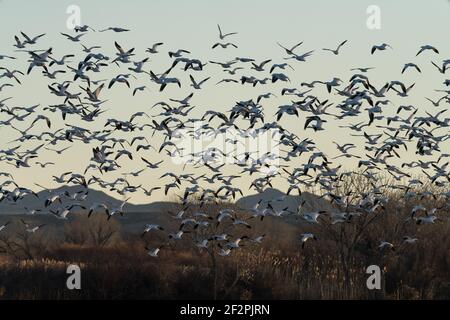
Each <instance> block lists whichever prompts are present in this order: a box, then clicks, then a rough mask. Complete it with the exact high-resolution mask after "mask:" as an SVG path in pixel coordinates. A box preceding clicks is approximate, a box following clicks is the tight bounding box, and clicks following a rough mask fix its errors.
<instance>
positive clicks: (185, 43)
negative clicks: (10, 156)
mask: <svg viewBox="0 0 450 320" xmlns="http://www.w3.org/2000/svg"><path fill="white" fill-rule="evenodd" d="M70 5H77V6H79V8H80V9H81V22H82V24H88V25H89V26H92V27H93V28H96V29H101V28H104V27H109V26H120V27H125V28H129V29H131V30H132V32H130V33H123V34H115V33H101V34H99V33H90V34H88V35H86V36H85V37H83V38H82V42H83V43H84V44H86V45H88V46H91V45H97V44H99V45H101V46H102V48H103V49H102V52H105V53H107V54H108V55H109V56H114V52H115V48H114V41H115V40H117V41H118V42H119V43H120V44H121V45H122V46H123V47H124V48H126V49H128V48H131V47H136V54H137V56H136V59H142V58H144V57H145V56H146V55H145V53H144V51H145V48H147V47H149V46H151V44H153V43H155V42H159V41H162V42H164V43H165V45H164V46H163V47H162V48H161V53H160V54H159V55H156V56H152V58H151V62H150V63H149V64H148V65H146V68H145V69H146V70H148V69H151V70H153V71H155V73H159V72H163V71H165V70H166V69H167V68H168V67H169V65H170V60H169V58H168V56H167V51H168V50H176V49H178V48H182V49H187V50H190V51H191V52H192V54H191V56H192V57H195V58H200V59H201V60H202V61H207V60H215V61H227V60H231V59H233V58H235V57H236V56H240V57H252V58H255V59H256V60H257V61H262V60H264V59H270V58H271V59H273V62H284V60H283V57H285V55H284V52H283V51H282V50H281V49H280V48H279V47H278V46H277V45H276V42H281V43H283V44H285V45H293V44H295V43H297V42H300V41H304V43H303V45H302V46H301V47H300V48H299V49H298V52H299V53H303V52H306V51H309V50H315V51H314V53H313V55H312V56H311V57H310V59H308V61H307V62H290V63H291V64H292V66H293V67H294V68H295V71H286V73H287V74H288V75H289V77H290V78H291V84H284V83H283V84H275V85H269V86H259V87H257V88H255V89H253V88H249V87H247V86H245V87H243V86H241V85H223V86H215V85H214V84H215V83H216V82H218V81H219V80H220V79H222V78H224V77H228V75H226V74H225V73H224V72H223V71H221V70H220V68H219V66H213V65H208V66H207V68H205V71H204V72H203V73H200V74H199V73H195V74H194V76H195V77H196V78H199V79H200V80H201V79H203V78H205V77H207V76H212V77H213V79H212V80H210V82H209V83H207V84H206V85H205V89H204V90H201V91H197V92H195V96H194V99H193V101H192V104H193V105H195V106H196V109H195V110H194V112H193V113H192V115H191V116H199V115H201V114H203V112H205V111H206V110H209V109H213V110H218V111H228V110H229V109H230V108H231V107H232V106H233V105H234V103H235V102H236V101H240V100H248V99H250V98H255V97H257V96H258V95H259V94H262V93H266V92H268V91H269V90H270V91H272V92H275V93H277V94H278V95H279V92H280V90H281V88H283V87H299V85H300V83H301V82H310V81H312V80H323V81H328V80H331V79H332V78H333V77H339V78H341V79H343V80H344V82H347V81H348V79H349V78H350V76H351V75H352V72H350V70H349V69H350V68H353V67H360V66H361V67H362V66H366V67H372V66H373V67H376V68H377V69H375V70H373V71H372V72H371V73H370V74H369V76H370V79H371V81H372V83H373V84H375V86H376V87H378V88H379V87H381V86H382V85H384V84H385V83H386V82H387V81H390V80H400V81H403V82H405V83H406V84H408V85H409V84H412V83H416V87H415V88H414V91H413V92H412V94H411V95H410V97H408V98H406V99H397V98H392V99H391V101H392V105H391V106H388V107H387V108H388V110H389V111H386V112H384V113H383V114H385V115H393V114H395V111H396V109H397V107H398V106H399V105H401V104H414V105H416V106H418V107H420V113H419V114H423V113H424V111H425V110H428V111H430V112H431V113H437V112H438V111H439V110H441V109H442V108H435V107H433V106H432V105H430V103H428V102H427V101H426V100H425V97H429V98H432V99H437V98H438V97H439V96H440V94H437V93H436V92H434V89H442V88H443V85H442V83H443V81H444V80H445V79H447V78H449V75H448V73H447V75H442V74H439V73H438V72H437V70H436V69H435V68H434V67H433V66H432V65H431V63H430V61H431V60H433V61H435V62H436V63H438V64H441V61H442V60H444V59H449V58H450V41H449V30H450V1H446V0H433V1H423V0H421V1H418V0H417V1H411V0H396V1H392V0H385V1H362V0H346V1H333V0H319V1H298V0H291V1H289V0H285V1H282V0H280V1H264V0H258V1H237V0H232V1H211V0H197V1H181V0H180V1H173V0H172V1H144V0H141V1H126V2H125V1H124V2H123V3H119V2H118V1H95V2H94V1H60V0H58V1H56V0H53V1H51V0H40V1H25V0H14V1H12V0H0V18H1V21H2V22H1V29H2V31H1V33H0V43H1V44H2V45H1V47H0V54H12V55H15V56H18V57H20V60H18V61H14V62H9V61H5V60H3V61H0V66H8V67H10V68H17V69H19V70H22V71H25V70H26V68H27V65H26V62H25V61H24V57H26V55H25V56H24V54H23V53H21V54H18V53H15V52H14V51H13V47H12V45H13V43H14V35H16V34H19V31H24V32H26V33H28V34H30V35H37V34H40V33H47V35H46V37H44V38H42V39H41V41H40V42H39V44H38V45H37V46H36V47H35V48H38V49H47V48H49V47H50V46H51V47H53V48H54V56H55V57H56V58H59V57H61V56H62V55H64V54H69V53H75V54H77V59H78V60H76V61H79V60H81V59H82V58H83V57H84V54H83V53H82V52H81V50H80V47H81V46H80V45H79V44H75V43H72V42H69V41H67V40H66V39H65V38H64V37H62V36H61V35H59V32H66V33H68V32H69V30H67V28H66V21H67V19H68V17H69V14H67V12H66V10H67V8H68V6H70ZM370 5H376V6H379V8H380V10H381V11H380V13H381V29H379V30H371V29H369V28H368V27H367V25H366V22H367V19H368V17H369V14H367V12H366V10H367V8H368V7H369V6H370ZM218 23H219V24H220V25H221V26H222V28H223V30H224V31H225V32H231V31H237V32H239V34H238V35H237V36H235V37H233V38H229V40H230V41H232V42H234V43H236V44H237V45H238V46H239V49H228V50H220V49H218V50H211V46H212V44H213V43H215V42H216V41H217V38H218V37H217V27H216V25H217V24H218ZM343 40H348V43H347V45H346V46H345V47H343V48H342V52H341V54H340V55H339V56H334V55H332V54H331V53H329V52H324V51H322V50H321V49H322V48H334V47H336V46H337V44H338V43H340V42H342V41H343ZM383 42H386V43H389V44H390V45H392V47H393V48H394V50H393V51H386V52H382V53H380V54H376V55H374V56H371V55H370V48H371V46H372V45H373V44H381V43H383ZM424 44H431V45H434V46H436V47H437V48H438V49H439V50H440V55H439V56H437V55H434V54H433V53H430V52H427V53H425V54H423V55H421V56H419V57H415V56H416V53H417V51H418V49H419V47H420V46H421V45H424ZM407 62H415V63H417V64H418V65H419V66H421V68H422V71H423V73H422V74H417V73H416V72H414V71H411V70H409V71H407V72H406V73H405V74H404V75H402V74H401V73H400V72H401V69H402V67H403V65H404V63H407ZM108 69H111V68H108ZM123 69H124V68H123V67H122V70H123ZM112 70H114V69H112ZM120 70H121V69H119V68H117V72H115V73H116V74H118V73H120ZM122 72H123V71H122ZM115 73H114V72H111V73H106V74H103V73H102V74H100V75H96V76H95V79H103V78H111V77H112V76H113V75H115ZM174 74H175V75H176V76H178V77H180V79H182V81H183V83H184V85H183V87H182V89H178V88H175V87H173V88H172V87H169V88H168V89H167V90H165V91H164V93H163V94H160V93H158V92H157V91H158V90H157V87H156V86H155V85H154V84H151V83H150V81H149V79H148V77H139V80H134V83H133V87H137V86H139V85H143V84H146V85H147V86H149V89H150V92H146V93H143V94H141V95H138V96H137V97H134V98H133V97H132V96H131V94H130V92H129V91H128V90H125V89H123V88H122V87H117V88H113V89H112V90H110V91H105V92H103V94H102V98H104V99H109V102H108V103H107V104H105V106H104V107H105V109H107V110H108V113H107V114H105V116H102V117H101V118H99V120H98V122H97V123H95V124H92V125H86V127H89V128H92V129H100V128H102V127H103V125H104V123H105V120H106V119H107V118H118V119H121V118H123V119H126V118H128V117H129V115H131V114H133V113H135V112H138V111H147V112H148V113H149V114H153V115H154V114H157V112H158V111H157V110H159V109H153V110H151V109H150V106H151V105H153V104H154V103H155V102H158V101H163V100H167V99H168V98H169V97H171V98H184V97H185V96H187V95H188V94H189V93H190V92H192V90H191V89H192V88H189V87H188V85H187V83H188V77H187V74H184V73H183V72H182V71H180V70H176V71H175V72H174ZM247 74H249V73H248V72H247V73H246V75H247ZM241 75H242V74H239V77H240V76H241ZM256 75H257V76H259V77H262V75H261V74H256ZM264 75H267V73H264ZM63 78H64V77H63ZM21 80H22V81H23V85H22V86H16V87H15V88H13V89H12V90H5V91H4V92H2V93H0V100H1V99H2V98H6V97H9V96H12V97H14V99H13V100H12V101H10V102H9V105H12V106H21V105H34V104H38V103H40V104H41V106H45V105H48V104H58V103H61V99H60V98H57V97H54V96H50V94H49V92H48V89H47V85H48V84H49V83H51V81H50V80H48V79H45V80H44V81H43V77H42V75H41V74H40V70H39V71H38V70H35V71H33V73H32V75H31V76H30V77H21ZM6 82H8V81H6V80H5V79H0V85H1V84H2V83H6ZM77 86H78V85H76V87H77ZM313 93H314V94H315V95H317V96H318V97H323V98H325V97H326V98H330V99H331V100H332V101H335V102H336V101H340V100H339V99H341V98H340V97H336V100H333V97H328V93H326V89H325V88H324V87H319V88H317V89H315V90H314V91H313ZM391 96H393V95H391ZM391 96H390V98H391ZM290 101H291V99H290V98H287V97H283V98H281V97H278V98H272V99H271V100H266V101H265V102H264V104H263V106H264V112H265V114H266V115H267V117H268V118H267V119H266V120H265V121H266V122H270V121H272V120H271V119H270V118H271V117H272V116H273V114H274V113H275V112H276V110H277V107H278V106H279V105H283V104H288V103H290ZM389 108H390V109H389ZM363 115H364V120H366V119H365V118H367V113H366V112H363ZM447 116H448V115H447ZM8 117H9V116H7V115H0V120H6V119H8ZM51 117H52V120H54V123H55V124H54V127H55V128H58V127H61V125H62V120H61V117H60V115H59V114H58V115H52V116H51ZM304 120H305V119H304V117H302V118H300V119H297V118H294V117H291V118H286V119H284V120H282V124H283V126H285V127H286V128H287V129H289V130H291V131H292V132H294V133H296V134H298V135H299V136H301V137H302V136H305V137H308V136H310V137H314V139H315V141H316V142H317V145H318V147H320V149H322V150H323V151H325V152H327V153H330V154H331V155H337V154H338V153H337V150H336V149H335V147H334V145H332V144H331V143H330V142H331V140H336V141H337V142H340V143H345V142H355V143H356V142H357V141H361V140H357V139H356V138H352V137H349V131H348V130H340V129H338V126H339V125H344V124H348V123H350V122H351V123H356V122H359V121H358V119H351V120H348V119H344V120H343V121H339V122H337V121H334V120H333V119H332V118H330V119H329V122H328V123H327V125H326V128H327V130H325V131H323V132H319V133H317V134H314V133H311V132H310V131H308V132H303V130H301V129H300V128H303V124H304ZM66 123H70V124H74V125H77V124H81V123H80V122H79V121H76V120H73V121H71V119H70V118H69V120H67V121H66ZM26 124H27V123H24V124H20V129H24V128H26V127H27V125H26ZM380 124H381V123H380ZM382 124H383V125H385V121H383V123H382ZM83 125H85V124H83ZM18 126H19V125H18ZM52 129H53V128H52ZM36 130H38V131H34V133H36V132H40V131H47V129H46V127H45V126H44V124H41V125H39V126H37V127H36ZM369 131H370V130H369ZM377 132H379V130H374V129H372V131H371V133H377ZM439 133H440V134H445V132H444V131H442V130H441V131H440V132H439ZM0 134H1V137H2V138H1V141H2V144H1V146H0V149H7V148H9V147H11V146H14V145H15V144H8V142H9V141H11V140H13V139H16V138H17V137H18V134H17V132H15V131H14V130H12V129H10V128H5V127H0ZM159 142H160V140H158V143H159ZM155 144H157V143H155ZM36 145H37V143H36V142H33V143H27V144H24V145H23V147H22V148H23V149H21V150H26V149H27V148H32V147H34V146H36ZM64 146H65V145H64V144H60V145H58V146H56V147H55V146H53V148H55V149H61V148H62V147H64ZM91 147H92V146H89V145H83V144H81V143H76V144H75V146H74V147H73V148H72V149H70V150H69V151H67V152H66V153H65V154H64V155H63V156H61V157H58V158H55V156H54V154H53V153H52V152H48V151H46V152H44V153H42V156H41V157H40V159H39V160H40V161H46V160H49V161H56V162H57V166H55V167H53V168H48V169H46V170H41V169H40V168H37V167H34V168H31V169H20V170H15V169H14V168H13V167H11V166H8V165H6V164H1V165H0V171H9V172H12V173H13V174H14V178H15V179H16V181H17V182H18V183H20V184H21V185H24V186H27V187H33V182H38V183H41V184H44V185H45V186H49V187H55V186H56V185H55V184H53V183H51V182H50V181H49V179H50V176H51V175H52V174H59V173H62V172H66V171H74V172H82V171H83V170H84V168H85V167H86V166H87V165H88V164H89V158H90V156H91ZM442 147H444V150H442V152H449V151H450V150H449V149H450V148H449V141H447V142H446V143H444V144H442ZM362 154H363V153H362ZM143 155H145V154H143ZM145 156H146V157H147V158H148V159H150V160H152V161H157V160H158V159H160V158H159V156H156V155H155V153H154V152H149V153H148V154H147V155H145ZM413 157H414V155H413V154H407V156H406V158H408V159H410V160H411V159H413ZM165 159H166V160H167V158H165ZM166 162H167V164H165V165H164V166H163V167H162V168H161V170H156V171H154V172H148V173H145V174H144V175H143V177H142V178H140V179H138V180H133V179H132V178H130V181H131V182H135V184H137V185H138V184H141V183H142V184H144V186H146V187H148V188H150V187H152V184H153V183H154V185H161V184H163V183H164V182H167V180H164V181H158V179H157V178H158V177H159V176H161V174H162V173H164V172H166V171H167V170H173V165H171V164H170V162H169V161H166ZM121 164H122V165H123V171H121V172H130V171H136V170H138V169H141V168H143V167H144V165H143V164H142V163H141V162H139V161H128V160H125V159H122V161H121ZM346 164H347V165H348V163H346ZM175 170H176V171H177V172H181V171H182V168H181V167H179V168H176V169H175ZM186 171H187V172H200V171H194V170H189V168H187V169H186ZM226 172H227V173H236V172H235V171H233V170H232V168H230V169H227V170H226ZM115 176H117V174H112V175H109V177H108V178H105V179H107V180H113V178H114V177H115ZM249 181H250V180H249V179H247V178H245V179H242V180H241V182H240V183H239V186H241V187H242V188H243V190H247V189H248V186H249ZM160 199H161V194H155V197H153V199H151V200H149V199H148V198H144V196H143V195H139V194H136V195H133V202H136V203H137V202H149V201H154V200H160Z"/></svg>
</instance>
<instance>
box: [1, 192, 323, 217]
mask: <svg viewBox="0 0 450 320" xmlns="http://www.w3.org/2000/svg"><path fill="white" fill-rule="evenodd" d="M82 190H85V189H83V188H82V187H80V186H66V187H61V188H59V189H55V190H52V191H48V190H44V191H40V192H39V193H38V194H37V195H38V196H39V198H37V197H36V196H33V195H27V196H26V197H24V199H22V200H21V201H19V202H18V203H11V202H6V201H3V202H1V203H0V215H1V214H8V215H13V214H24V213H26V210H25V209H24V208H25V207H26V208H29V209H44V203H45V199H47V198H48V197H49V195H51V194H62V193H65V192H68V193H69V194H74V193H76V192H78V191H82ZM88 191H89V193H88V196H87V198H86V199H85V200H84V201H83V205H85V206H87V207H89V206H91V205H92V204H93V203H105V204H106V205H108V206H109V207H118V206H120V204H121V203H122V201H124V200H125V199H122V200H120V199H116V198H114V197H111V196H109V195H107V194H106V193H104V192H102V191H98V190H93V189H89V190H88ZM261 199H262V200H263V205H264V203H267V202H268V201H271V203H272V206H273V207H274V208H275V209H283V208H286V207H288V208H289V210H291V211H296V209H297V207H298V205H299V204H300V203H301V202H303V201H304V200H305V201H306V204H305V210H318V209H325V210H327V209H330V208H331V206H330V204H329V203H328V202H327V201H326V200H324V199H322V198H319V197H318V196H316V195H313V194H311V193H307V192H305V193H303V194H302V195H301V196H286V195H285V194H284V193H283V192H281V191H279V190H277V189H267V190H265V191H264V192H263V193H260V194H255V195H251V196H246V197H242V198H240V199H239V200H237V201H236V205H237V206H238V207H240V208H243V209H250V208H252V207H253V206H254V205H255V204H256V203H258V201H260V200H261ZM277 199H278V200H277ZM275 200H277V201H275ZM67 201H68V202H67V203H77V201H76V200H75V201H73V200H69V199H68V200H67ZM58 205H59V204H58V203H57V204H56V205H55V206H58ZM177 206H179V205H178V204H176V203H174V202H164V201H159V202H153V203H149V204H142V205H136V204H131V203H128V204H127V205H126V206H125V207H124V211H125V212H126V213H143V212H147V213H158V212H162V211H167V210H170V208H173V207H177ZM50 208H52V206H50V207H49V208H48V209H50ZM46 212H48V210H43V213H46Z"/></svg>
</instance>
